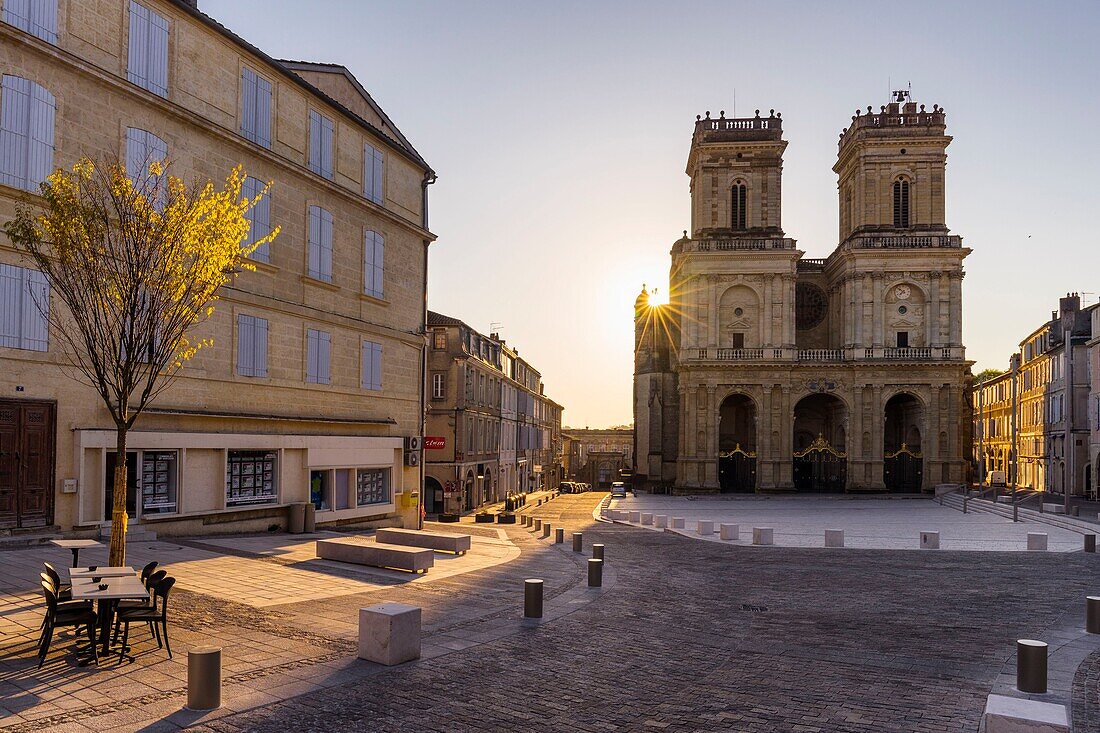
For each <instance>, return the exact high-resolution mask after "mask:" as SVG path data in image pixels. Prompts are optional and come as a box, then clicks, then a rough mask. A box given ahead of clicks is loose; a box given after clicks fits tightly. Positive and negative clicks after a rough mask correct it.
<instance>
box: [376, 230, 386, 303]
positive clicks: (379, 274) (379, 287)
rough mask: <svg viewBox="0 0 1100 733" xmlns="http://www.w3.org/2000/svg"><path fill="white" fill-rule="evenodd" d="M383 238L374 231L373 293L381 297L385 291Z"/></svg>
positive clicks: (384, 245) (384, 246)
mask: <svg viewBox="0 0 1100 733" xmlns="http://www.w3.org/2000/svg"><path fill="white" fill-rule="evenodd" d="M385 248H386V244H385V240H383V239H382V235H381V234H379V233H378V232H375V233H374V294H375V295H376V296H378V297H379V298H381V297H382V296H383V295H384V294H385V293H384V290H385V288H384V287H383V284H384V279H385V278H384V277H383V276H384V274H385Z"/></svg>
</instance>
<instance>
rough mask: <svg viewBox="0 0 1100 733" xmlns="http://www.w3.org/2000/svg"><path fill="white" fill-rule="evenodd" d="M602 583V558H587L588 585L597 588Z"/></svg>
mask: <svg viewBox="0 0 1100 733" xmlns="http://www.w3.org/2000/svg"><path fill="white" fill-rule="evenodd" d="M601 585H603V560H601V559H600V558H598V557H590V558H588V587H589V588H599V587H600V586H601Z"/></svg>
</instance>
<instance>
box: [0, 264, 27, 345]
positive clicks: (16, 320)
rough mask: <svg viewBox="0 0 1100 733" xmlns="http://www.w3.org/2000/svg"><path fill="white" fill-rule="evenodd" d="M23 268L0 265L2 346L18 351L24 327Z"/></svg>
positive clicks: (0, 337) (0, 338) (0, 333)
mask: <svg viewBox="0 0 1100 733" xmlns="http://www.w3.org/2000/svg"><path fill="white" fill-rule="evenodd" d="M22 269H23V268H21V267H15V266H14V265H0V346H6V347H8V348H11V349H18V348H20V347H19V344H20V331H21V330H22V327H23V320H22V313H23V276H22V272H21V270H22Z"/></svg>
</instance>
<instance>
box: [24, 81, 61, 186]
mask: <svg viewBox="0 0 1100 733" xmlns="http://www.w3.org/2000/svg"><path fill="white" fill-rule="evenodd" d="M56 108H57V107H56V102H55V101H54V97H53V95H52V94H50V93H49V92H48V91H46V89H45V88H43V87H41V86H39V85H37V84H31V96H30V115H29V117H30V121H29V124H28V132H29V136H28V140H27V189H28V190H37V189H38V184H40V183H42V182H43V181H45V180H46V177H47V176H48V175H50V173H51V172H53V125H54V112H55V110H56Z"/></svg>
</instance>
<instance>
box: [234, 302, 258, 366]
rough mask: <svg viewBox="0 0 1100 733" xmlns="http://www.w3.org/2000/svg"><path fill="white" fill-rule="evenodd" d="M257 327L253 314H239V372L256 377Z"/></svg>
mask: <svg viewBox="0 0 1100 733" xmlns="http://www.w3.org/2000/svg"><path fill="white" fill-rule="evenodd" d="M255 340H256V328H255V319H254V318H253V317H252V316H246V315H240V316H237V374H240V375H241V376H242V377H254V376H256V374H255V357H254V353H255V346H254V342H255Z"/></svg>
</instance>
